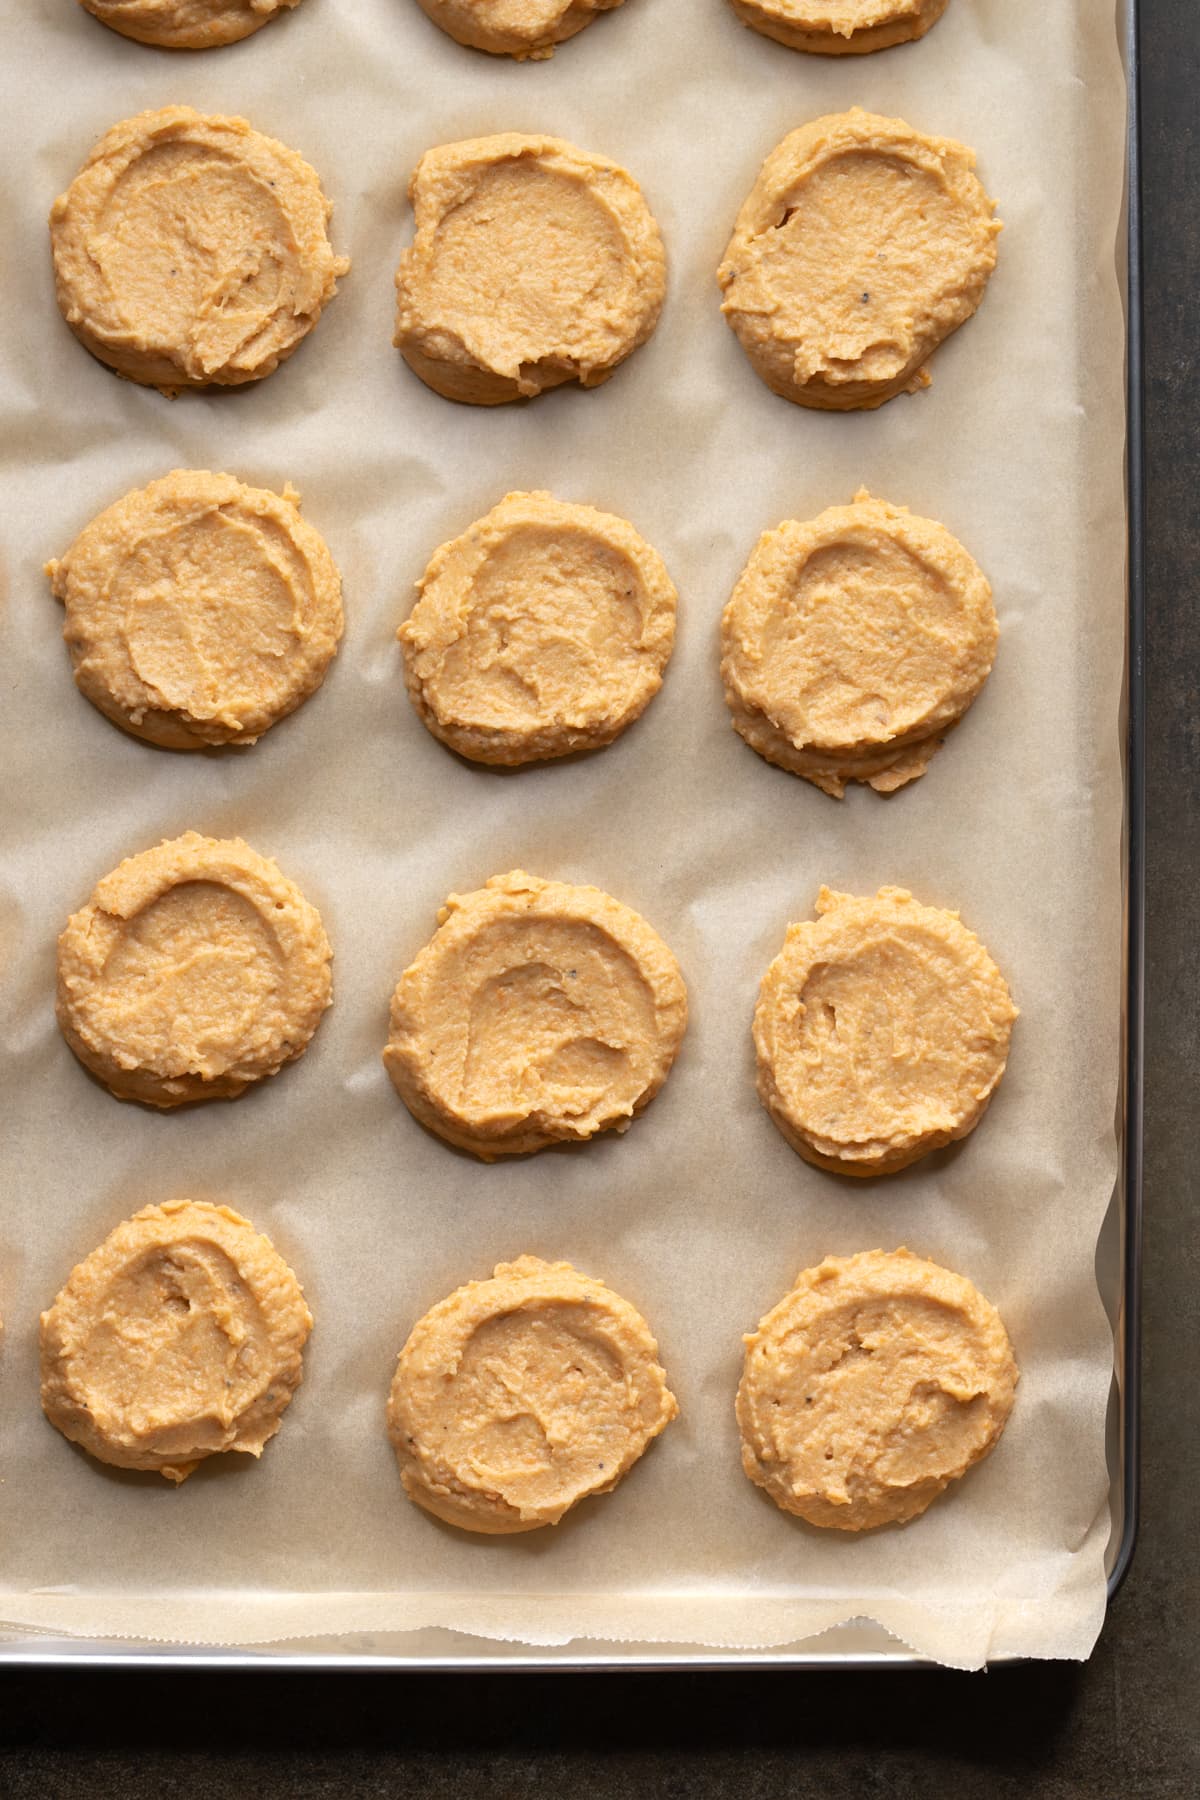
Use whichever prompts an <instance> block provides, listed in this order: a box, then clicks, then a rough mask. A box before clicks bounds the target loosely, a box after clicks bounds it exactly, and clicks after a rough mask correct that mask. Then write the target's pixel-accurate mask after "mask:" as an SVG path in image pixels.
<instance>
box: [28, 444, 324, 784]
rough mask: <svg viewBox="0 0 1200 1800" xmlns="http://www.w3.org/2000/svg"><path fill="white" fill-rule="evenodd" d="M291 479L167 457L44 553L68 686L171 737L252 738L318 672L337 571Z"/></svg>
mask: <svg viewBox="0 0 1200 1800" xmlns="http://www.w3.org/2000/svg"><path fill="white" fill-rule="evenodd" d="M299 501H300V496H299V495H298V494H297V493H296V492H295V490H294V489H293V488H290V487H288V488H285V489H284V491H283V493H282V494H273V493H271V492H269V491H268V490H267V489H266V488H252V487H246V486H244V485H243V483H242V482H240V481H236V480H235V479H234V477H233V476H232V475H213V474H210V473H209V472H208V471H207V470H205V469H176V470H174V472H173V473H172V474H170V475H165V476H163V477H162V479H161V480H159V481H152V482H151V483H150V485H149V486H148V487H144V488H137V489H135V490H134V491H133V492H132V493H130V494H126V495H125V497H124V498H123V499H121V500H118V501H117V502H116V503H115V504H114V505H112V506H109V507H107V508H106V509H105V510H104V511H103V512H102V513H99V514H98V515H97V516H96V518H94V519H93V520H92V521H91V523H90V524H89V525H87V526H85V527H84V529H83V531H81V532H80V534H79V536H78V537H77V538H76V540H75V542H74V543H73V544H72V545H71V548H70V549H69V550H68V551H67V552H66V553H65V554H64V555H63V556H62V557H61V558H60V559H59V560H58V561H57V562H52V563H48V564H47V565H46V573H47V574H48V575H49V577H50V580H51V585H52V587H53V590H54V594H55V596H56V598H57V599H59V600H61V601H62V603H63V605H64V607H65V609H66V623H65V625H64V627H63V636H64V637H65V638H66V641H67V645H68V648H69V650H70V653H71V662H72V665H73V667H74V670H75V682H76V685H77V687H78V688H79V690H80V692H81V693H83V694H86V695H87V698H88V699H89V700H90V701H91V702H92V704H93V705H94V706H97V707H99V709H100V711H101V712H102V713H104V714H105V715H106V716H107V717H108V718H110V719H111V720H112V721H113V723H114V724H115V725H119V726H120V727H121V728H122V730H124V731H128V732H130V733H132V735H133V736H134V737H139V738H144V739H145V740H146V741H147V742H149V743H152V744H160V745H163V746H165V747H166V748H167V749H171V750H203V749H206V748H208V747H209V746H211V745H214V744H253V743H254V742H255V741H256V740H257V739H258V738H260V737H261V736H262V734H263V732H264V731H267V730H269V728H270V727H271V726H272V725H274V724H275V723H276V721H277V720H279V719H282V718H285V717H286V716H287V714H288V713H290V712H293V711H294V710H295V708H296V707H298V706H299V705H300V704H301V702H302V701H304V700H306V699H307V698H308V696H309V695H310V694H312V693H313V692H314V691H315V690H316V689H317V688H318V687H320V685H321V682H322V681H323V680H324V678H325V672H326V670H327V669H328V667H329V664H330V662H331V661H332V659H333V657H334V656H335V654H336V652H337V646H338V640H339V638H340V637H341V635H342V592H341V581H340V578H339V576H338V572H337V568H336V567H335V565H334V561H333V558H332V556H331V555H330V554H329V550H328V548H327V546H326V544H325V540H324V539H323V538H322V537H321V536H320V534H319V533H318V532H316V531H314V530H313V528H312V526H311V525H309V524H307V523H306V522H305V520H304V519H302V518H301V517H300V510H299Z"/></svg>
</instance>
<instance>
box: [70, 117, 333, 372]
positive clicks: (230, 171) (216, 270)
mask: <svg viewBox="0 0 1200 1800" xmlns="http://www.w3.org/2000/svg"><path fill="white" fill-rule="evenodd" d="M332 210H333V209H332V207H331V205H330V204H329V202H328V201H327V200H326V198H325V196H324V194H323V193H322V192H321V184H320V182H319V180H318V179H317V175H316V173H315V171H314V170H313V169H311V168H310V167H309V166H308V164H307V163H306V162H305V161H304V160H303V158H302V157H300V156H298V155H297V154H296V152H295V151H294V150H289V149H288V148H287V146H286V144H280V143H278V142H277V141H276V140H275V139H274V138H269V137H263V135H262V134H261V132H258V131H255V130H253V128H252V127H251V126H249V125H248V124H247V123H246V121H245V119H226V118H220V117H218V116H215V115H208V114H205V113H198V112H195V111H194V110H193V109H192V108H191V107H190V106H164V107H162V108H161V109H160V110H159V111H157V112H143V113H138V114H137V116H136V117H135V118H132V119H124V120H122V122H121V123H120V124H119V125H114V126H113V127H112V129H111V131H108V132H106V133H105V135H104V137H102V138H101V139H100V142H99V143H98V144H97V145H96V147H95V149H94V150H93V151H92V153H91V155H90V156H89V158H88V160H87V162H86V163H85V164H84V166H83V168H82V169H81V170H80V172H79V174H78V175H77V176H76V177H75V179H74V181H73V182H72V183H71V185H70V187H69V188H68V189H67V191H66V193H65V194H60V195H59V197H58V199H57V200H56V201H55V202H54V205H53V207H52V208H51V211H50V238H51V243H52V246H53V250H54V279H55V288H56V291H57V295H58V304H59V308H60V310H61V312H62V315H63V317H64V319H65V320H66V321H67V324H68V325H69V326H70V327H71V330H72V331H73V332H74V333H75V336H76V337H77V338H78V339H79V341H80V343H81V344H83V345H84V346H85V347H86V348H87V349H88V350H90V351H91V352H92V355H93V356H97V357H99V359H100V361H101V362H103V363H107V364H108V365H109V366H110V368H113V369H116V370H117V372H118V374H120V375H125V376H127V377H128V378H129V380H130V381H139V382H142V383H143V384H144V385H145V386H147V387H156V388H159V389H161V391H162V392H163V393H164V394H174V393H176V392H177V391H178V390H179V389H180V388H186V387H208V386H212V385H215V386H219V387H236V386H239V385H240V384H242V383H244V382H247V381H259V380H261V379H262V377H263V376H264V375H269V374H270V373H271V372H272V370H273V369H276V368H278V366H279V364H280V363H281V362H282V361H283V360H284V358H285V357H288V356H290V355H291V353H292V351H293V350H294V349H295V348H296V346H297V344H299V343H300V341H301V339H302V338H304V337H306V336H307V335H308V333H309V332H310V331H311V330H312V328H313V326H314V325H315V324H316V322H317V320H318V319H319V318H320V316H321V311H322V308H323V307H324V306H325V305H326V303H327V302H328V301H329V300H331V299H332V298H333V295H334V294H335V292H336V291H337V278H338V276H339V275H344V274H345V273H346V271H347V269H348V268H349V267H350V264H349V262H348V261H347V260H346V258H345V257H341V256H335V255H334V253H333V250H332V249H331V247H330V243H329V238H328V236H327V235H326V226H327V224H328V222H329V215H330V213H331V212H332Z"/></svg>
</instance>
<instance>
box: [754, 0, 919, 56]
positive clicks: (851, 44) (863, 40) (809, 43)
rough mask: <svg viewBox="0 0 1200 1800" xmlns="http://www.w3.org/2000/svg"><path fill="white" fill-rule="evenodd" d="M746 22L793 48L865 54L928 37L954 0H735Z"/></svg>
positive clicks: (817, 52) (817, 53) (819, 53)
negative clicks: (949, 0) (929, 31)
mask: <svg viewBox="0 0 1200 1800" xmlns="http://www.w3.org/2000/svg"><path fill="white" fill-rule="evenodd" d="M731 4H732V6H733V10H734V12H735V13H736V14H737V15H738V18H739V19H741V21H742V23H743V24H744V25H749V26H751V27H752V29H753V30H755V31H761V32H762V34H763V36H764V37H769V38H774V39H775V41H776V43H779V44H787V45H788V46H789V48H790V49H792V50H807V51H809V52H811V53H812V54H813V55H815V56H862V55H865V54H866V53H867V52H868V51H871V50H887V49H889V48H890V47H891V45H893V44H906V43H909V42H911V40H912V39H913V38H919V37H924V35H925V33H926V32H927V31H928V30H929V28H930V26H931V25H936V24H937V22H938V20H939V19H940V18H941V16H942V14H943V13H944V12H945V10H946V6H947V4H948V0H731Z"/></svg>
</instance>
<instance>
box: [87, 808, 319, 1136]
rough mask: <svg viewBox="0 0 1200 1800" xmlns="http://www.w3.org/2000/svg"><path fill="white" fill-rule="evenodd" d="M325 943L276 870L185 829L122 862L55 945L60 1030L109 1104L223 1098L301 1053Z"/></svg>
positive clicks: (312, 1026) (312, 1025)
mask: <svg viewBox="0 0 1200 1800" xmlns="http://www.w3.org/2000/svg"><path fill="white" fill-rule="evenodd" d="M330 960H331V952H330V948H329V940H328V938H327V937H326V936H325V929H324V927H323V925H322V924H321V918H320V914H319V913H318V912H317V909H316V907H314V906H310V904H309V903H308V901H307V900H306V899H305V898H304V895H303V894H302V893H301V892H300V890H299V888H297V887H296V886H295V885H294V884H293V883H292V882H290V881H289V880H288V879H287V877H286V876H285V875H283V874H282V873H281V872H280V870H279V868H278V867H277V865H276V864H275V863H273V862H271V861H270V860H269V858H267V857H265V856H259V855H258V853H257V852H256V851H254V850H252V849H251V848H250V846H249V845H248V844H244V843H243V842H242V840H241V838H206V837H201V836H200V835H199V833H198V832H195V831H188V832H185V833H184V835H183V836H182V837H178V838H172V839H170V840H168V841H165V842H163V843H161V844H158V845H157V846H156V847H155V848H154V849H153V850H144V851H142V853H141V854H140V855H139V856H131V857H129V858H128V859H127V861H125V862H123V863H120V864H119V865H118V867H117V868H115V869H114V870H113V872H112V874H111V875H106V876H105V877H104V880H103V881H101V882H100V883H99V884H98V886H97V888H96V891H95V892H94V894H93V895H92V897H91V899H90V900H89V901H88V903H87V905H86V906H85V907H84V908H83V909H82V911H80V912H77V913H72V915H71V917H70V918H69V919H68V920H67V923H66V927H65V929H64V931H63V933H62V936H61V937H60V938H59V940H58V1009H57V1010H58V1022H59V1025H60V1026H61V1028H62V1033H63V1036H64V1037H65V1038H66V1040H67V1042H68V1044H69V1045H70V1046H71V1049H72V1050H73V1051H74V1052H75V1054H76V1056H77V1057H78V1058H79V1060H80V1062H81V1063H83V1064H84V1066H85V1067H86V1068H88V1069H90V1070H91V1071H92V1073H93V1075H97V1076H99V1078H100V1080H101V1081H102V1082H104V1084H105V1086H106V1087H108V1088H109V1089H110V1090H111V1091H112V1093H114V1094H115V1095H116V1097H117V1099H118V1100H143V1101H145V1102H146V1104H147V1105H149V1106H157V1107H161V1108H164V1109H166V1108H169V1107H172V1106H182V1105H183V1104H184V1103H185V1102H187V1101H189V1100H232V1099H234V1098H235V1097H236V1096H237V1095H238V1094H240V1093H241V1092H242V1091H243V1090H244V1089H245V1088H247V1087H249V1086H250V1084H251V1083H252V1082H256V1081H262V1080H264V1079H265V1078H266V1077H267V1076H268V1075H274V1074H276V1073H277V1072H278V1071H279V1070H280V1069H281V1068H282V1067H283V1065H284V1063H286V1062H291V1061H292V1060H293V1059H294V1058H295V1057H297V1056H302V1055H303V1054H304V1052H305V1050H306V1049H307V1048H308V1043H309V1040H310V1038H311V1037H312V1035H313V1032H314V1031H315V1030H316V1029H317V1026H318V1025H319V1024H320V1022H321V1015H322V1013H323V1012H324V1011H325V1008H326V1007H327V1006H328V1005H329V1003H330V1000H331V999H332V997H333V990H332V982H331V980H330V973H329V964H330Z"/></svg>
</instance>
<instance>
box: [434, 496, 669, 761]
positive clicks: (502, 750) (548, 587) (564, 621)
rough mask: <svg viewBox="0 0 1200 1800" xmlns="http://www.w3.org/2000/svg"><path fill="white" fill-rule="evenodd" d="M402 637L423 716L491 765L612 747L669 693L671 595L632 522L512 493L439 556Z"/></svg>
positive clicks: (463, 750) (446, 738)
mask: <svg viewBox="0 0 1200 1800" xmlns="http://www.w3.org/2000/svg"><path fill="white" fill-rule="evenodd" d="M417 588H418V592H419V594H420V599H419V600H418V602H417V604H416V606H415V607H414V609H413V612H412V614H411V616H410V617H409V618H408V619H407V620H406V622H405V623H404V624H403V625H402V626H401V627H400V631H399V634H398V635H399V638H400V643H401V645H402V646H403V650H404V662H405V675H406V679H407V682H408V691H409V694H410V696H411V698H412V702H413V705H414V706H415V707H416V709H417V712H418V714H419V715H420V717H421V719H422V720H423V721H424V723H425V724H426V725H427V726H428V727H429V730H430V731H432V732H433V734H434V736H435V737H438V738H441V740H442V742H443V743H446V744H449V745H450V747H451V749H453V750H457V751H458V752H459V754H460V755H461V756H469V757H471V758H473V759H474V760H475V761H476V762H484V763H507V764H513V763H525V762H536V761H539V760H541V759H543V758H547V757H555V756H566V755H568V754H570V753H571V752H572V751H575V750H595V749H598V748H599V747H600V746H602V745H604V744H610V743H611V742H612V740H613V739H614V738H615V737H617V736H618V734H619V733H620V732H622V731H624V729H625V727H626V726H627V725H630V724H632V723H633V721H634V719H636V718H638V716H639V715H640V714H641V713H642V712H643V711H644V710H645V708H646V707H647V706H648V705H649V703H650V701H651V700H652V699H653V697H654V695H655V694H656V693H657V692H658V690H659V688H660V687H661V686H662V673H663V669H664V667H665V666H666V662H667V659H668V657H669V656H670V654H671V646H672V644H673V643H674V639H675V603H676V596H675V589H674V586H673V585H672V582H671V578H670V576H669V575H668V574H667V571H666V569H665V567H664V566H663V562H662V558H661V557H660V556H659V555H658V553H657V552H656V551H655V550H652V549H651V547H650V545H649V544H648V543H647V542H646V540H645V539H644V538H642V537H640V536H639V535H638V533H637V532H636V531H635V530H634V529H633V526H632V525H630V524H628V523H627V522H626V520H624V519H619V518H617V517H615V516H614V515H613V514H612V513H602V512H597V511H596V510H595V509H594V508H593V507H590V506H575V505H570V504H568V503H567V502H565V501H562V500H556V499H555V498H554V496H553V495H552V494H546V493H538V492H535V493H529V494H508V495H506V496H505V498H504V499H503V500H501V501H500V503H499V504H498V505H497V506H494V507H493V508H492V510H491V512H489V513H487V514H485V516H484V517H483V518H482V519H477V520H476V521H475V523H474V524H473V525H471V526H469V527H468V529H467V530H466V531H465V532H464V533H463V534H462V536H461V537H457V538H455V539H453V541H452V542H450V543H448V544H443V546H442V547H441V549H440V550H438V551H437V553H436V554H435V556H434V557H433V560H432V561H431V562H430V564H429V567H428V568H427V569H426V571H425V574H424V575H423V576H422V578H421V580H420V581H419V582H418V583H417Z"/></svg>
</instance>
